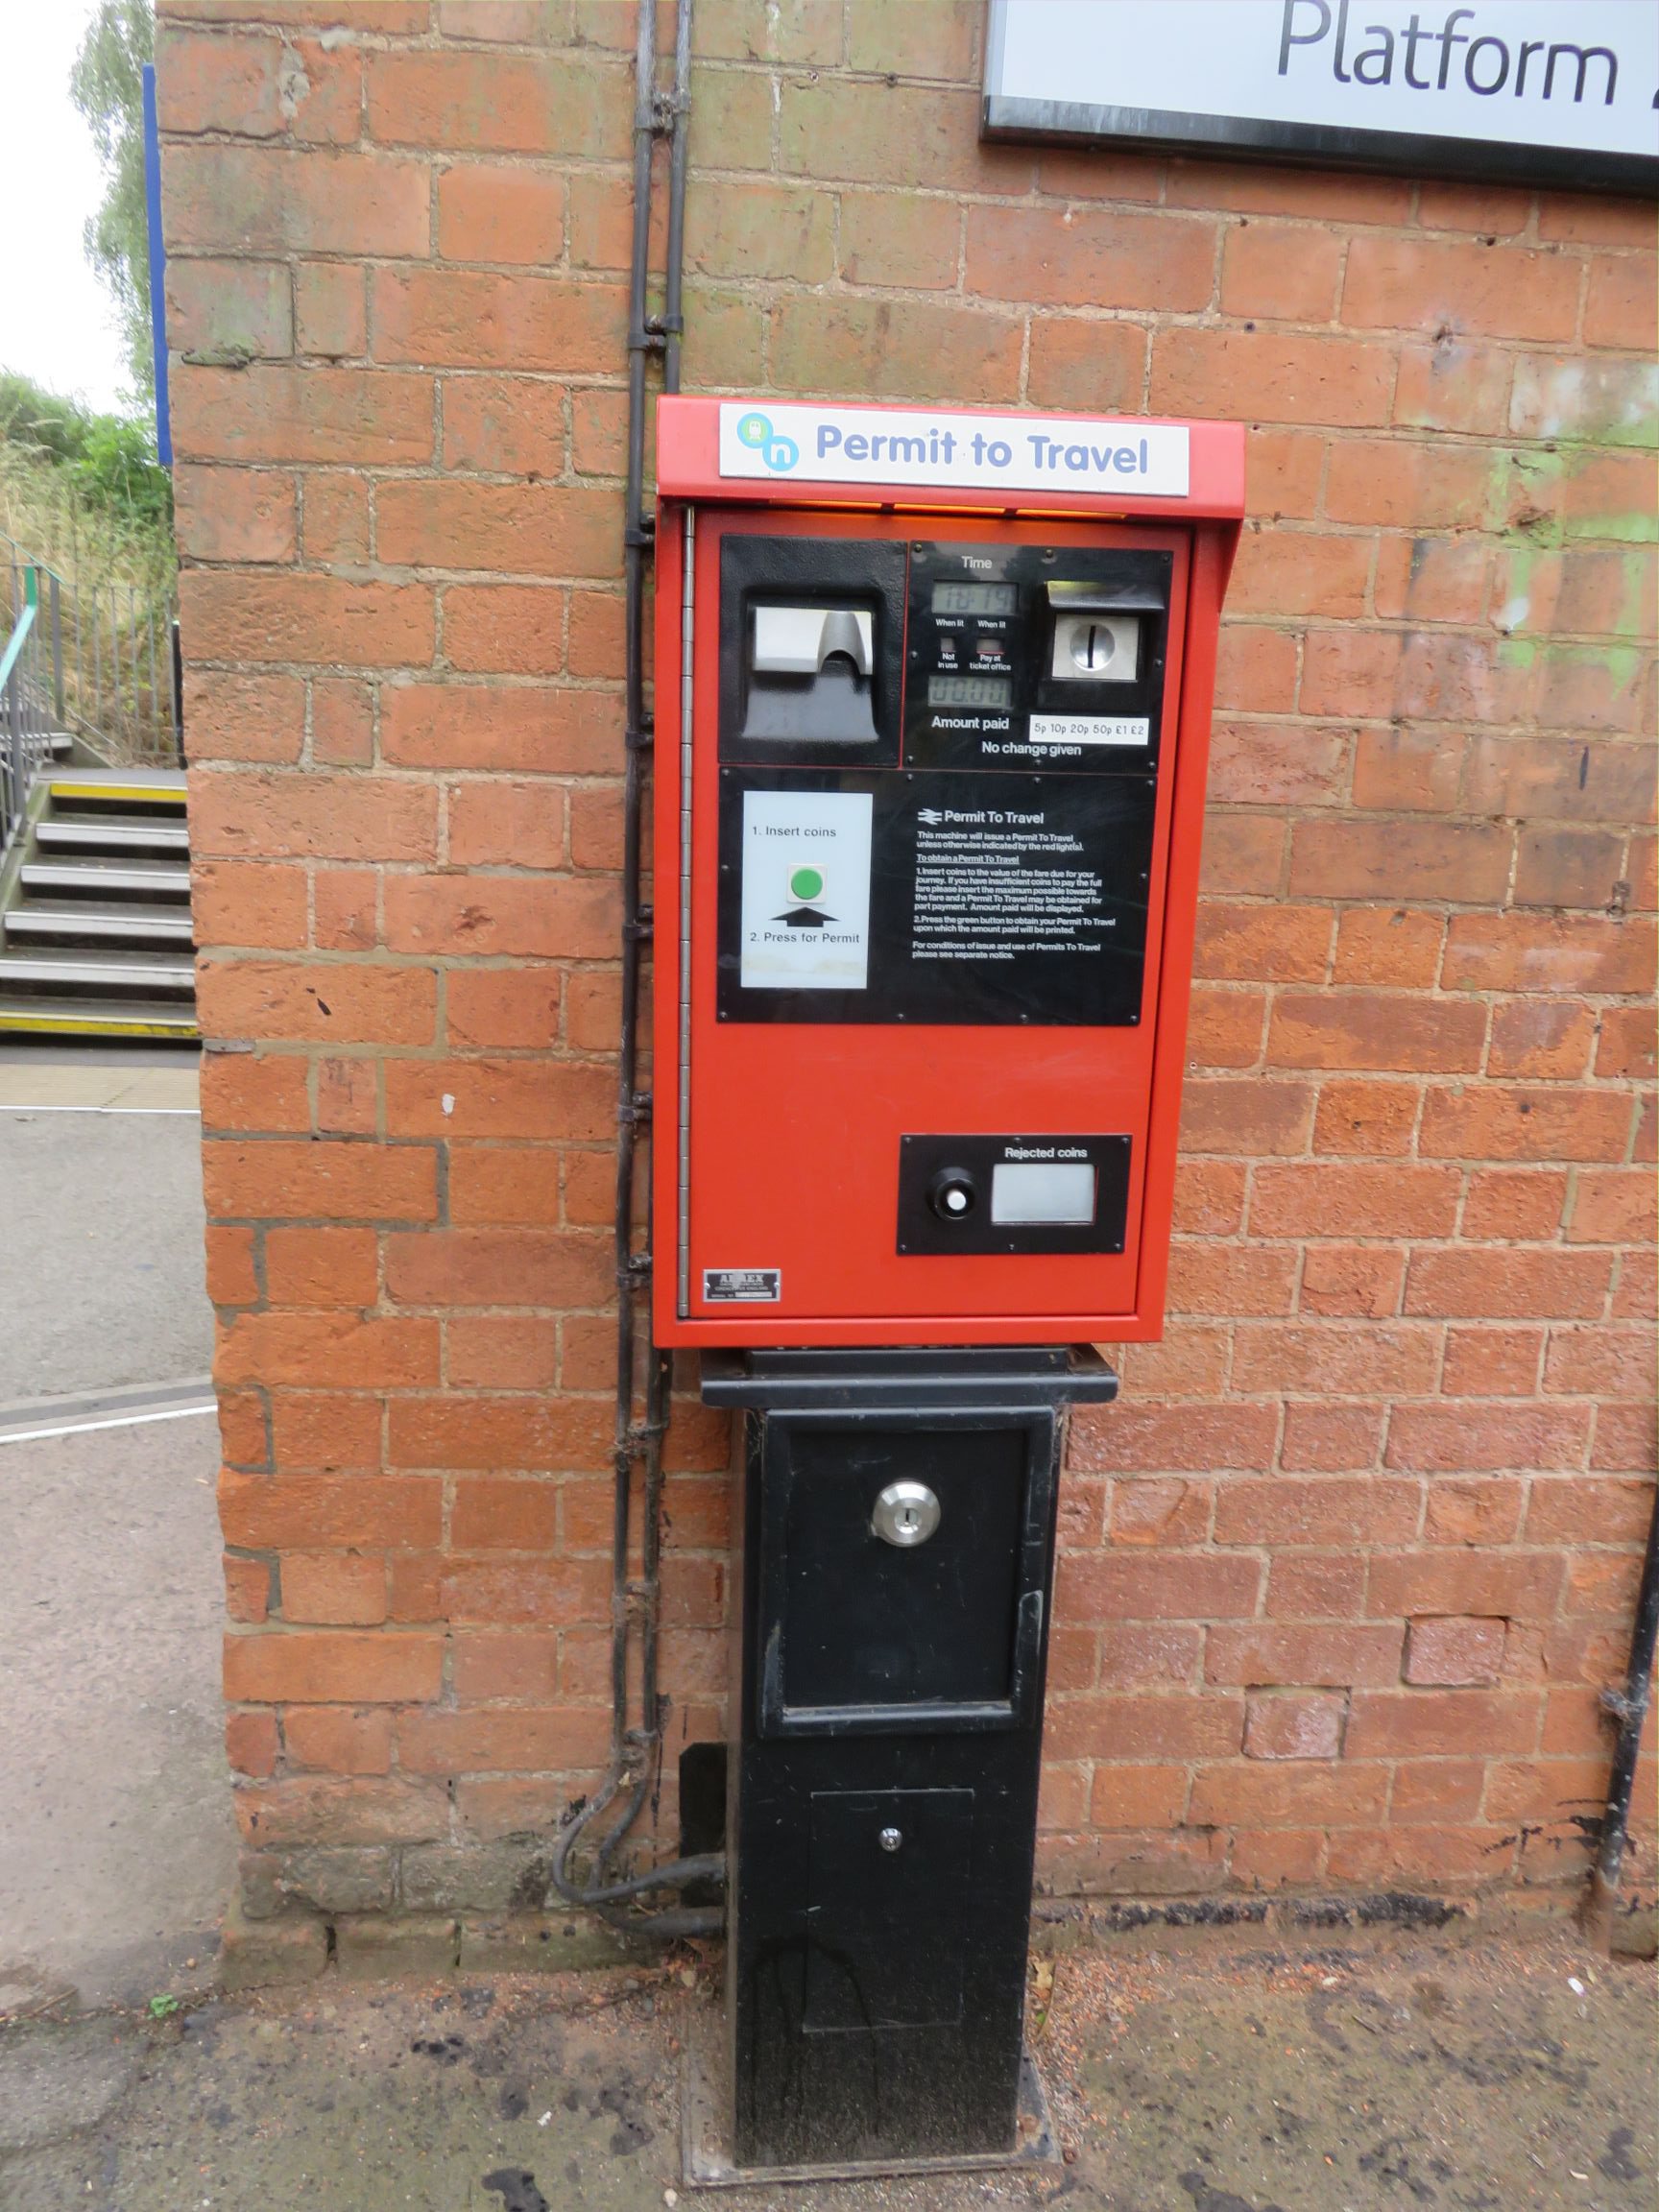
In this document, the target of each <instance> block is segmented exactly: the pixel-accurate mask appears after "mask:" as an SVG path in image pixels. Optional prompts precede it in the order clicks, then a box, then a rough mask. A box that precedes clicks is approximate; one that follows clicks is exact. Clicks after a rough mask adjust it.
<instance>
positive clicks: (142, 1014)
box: [0, 992, 197, 1039]
mask: <svg viewBox="0 0 1659 2212" xmlns="http://www.w3.org/2000/svg"><path fill="white" fill-rule="evenodd" d="M196 1034H197V1029H196V1010H195V1008H194V1006H193V1005H190V1004H189V1003H187V1002H185V1001H182V1000H180V999H174V1000H173V1001H172V1002H171V1003H169V1002H167V1001H165V1000H161V999H143V998H120V999H98V998H61V999H60V998H24V997H21V996H18V997H10V996H7V995H6V994H4V993H3V992H0V1035H11V1036H23V1037H27V1036H35V1037H176V1038H182V1039H189V1038H193V1037H194V1036H196Z"/></svg>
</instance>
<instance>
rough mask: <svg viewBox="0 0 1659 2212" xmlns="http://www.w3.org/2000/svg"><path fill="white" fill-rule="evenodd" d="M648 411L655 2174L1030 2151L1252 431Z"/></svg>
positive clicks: (1145, 1309) (1157, 1271)
mask: <svg viewBox="0 0 1659 2212" xmlns="http://www.w3.org/2000/svg"><path fill="white" fill-rule="evenodd" d="M658 433H659V435H658V473H659V480H660V484H661V506H660V509H659V519H658V535H657V579H658V583H657V589H658V632H657V663H656V673H657V689H656V738H655V756H654V757H655V787H656V810H657V832H656V834H657V848H656V868H655V893H654V913H655V925H654V931H653V937H654V946H655V990H656V1022H657V1030H656V1053H655V1061H656V1067H655V1083H654V1106H653V1118H654V1128H655V1146H656V1149H655V1173H654V1177H653V1189H654V1202H655V1214H654V1228H653V1235H652V1247H653V1260H652V1266H653V1279H654V1286H655V1302H656V1314H655V1326H656V1334H657V1339H658V1341H659V1343H661V1344H665V1345H666V1344H672V1345H701V1346H703V1347H704V1348H705V1358H704V1359H703V1362H702V1369H703V1380H702V1387H703V1394H704V1396H705V1398H706V1399H707V1400H709V1402H711V1403H715V1404H723V1405H727V1406H732V1407H742V1408H744V1409H745V1411H746V1412H747V1414H748V1416H749V1427H748V1441H747V1450H746V1456H745V1471H744V1480H743V1512H742V1516H741V1527H742V1560H741V1577H740V1578H741V1588H742V1592H743V1601H742V1621H741V1633H740V1642H739V1648H738V1652H737V1664H736V1682H737V1695H735V1696H734V1698H733V1712H732V1736H731V1744H730V1747H729V1788H728V1796H727V1830H726V1841H727V1866H728V1881H727V1936H728V1941H727V1988H728V2007H727V2013H728V2027H729V2033H730V2046H729V2049H728V2052H727V2055H726V2058H725V2060H724V2063H723V2065H722V2066H720V2067H717V2068H715V2069H714V2070H713V2072H712V2073H711V2074H710V2076H709V2082H708V2083H707V2084H706V2085H705V2087H706V2089H707V2093H706V2094H705V2093H703V2092H700V2091H699V2090H698V2089H697V2087H696V2084H695V2083H692V2084H689V2085H688V2089H687V2099H686V2109H687V2111H688V2112H690V2113H692V2114H693V2115H696V2114H697V2113H699V2112H704V2111H709V2110H712V2109H714V2108H716V2107H717V2106H718V2105H719V2104H721V2103H722V2101H723V2099H724V2101H725V2103H726V2104H727V2105H728V2108H729V2111H730V2130H729V2135H728V2137H727V2139H726V2144H725V2148H724V2149H717V2150H713V2151H710V2152H709V2156H708V2158H707V2160H705V2161H704V2162H702V2163H701V2164H700V2163H699V2160H698V2157H697V2155H696V2152H695V2150H694V2148H693V2149H688V2154H687V2173H688V2177H691V2178H694V2179H696V2178H700V2179H704V2180H716V2179H722V2178H725V2179H730V2178H733V2177H734V2176H749V2177H751V2178H756V2179H760V2178H768V2179H773V2180H779V2181H784V2180H788V2179H790V2178H794V2177H806V2176H823V2175H824V2174H826V2173H827V2172H829V2173H850V2172H859V2171H864V2170H867V2169H868V2168H869V2167H870V2165H871V2164H872V2162H874V2164H875V2165H876V2166H878V2167H879V2168H880V2169H881V2170H883V2171H893V2170H902V2169H903V2168H904V2167H906V2166H907V2165H909V2164H911V2163H913V2162H915V2161H918V2160H920V2161H922V2162H923V2163H924V2164H926V2162H927V2161H937V2160H939V2159H941V2158H945V2159H952V2160H964V2159H966V2160H973V2161H977V2162H979V2163H985V2162H987V2161H995V2162H1002V2161H1009V2160H1012V2161H1014V2162H1016V2163H1018V2162H1021V2161H1022V2160H1025V2159H1027V2158H1030V2157H1035V2156H1039V2155H1042V2154H1043V2147H1044V2146H1048V2147H1049V2148H1050V2149H1051V2148H1052V2136H1051V2133H1050V2132H1049V2131H1048V2130H1047V2129H1046V2120H1045V2115H1044V2111H1043V2107H1042V2098H1041V2089H1040V2084H1039V2082H1038V2080H1037V2076H1036V2072H1035V2069H1034V2068H1033V2067H1032V2065H1031V2064H1030V2062H1029V2060H1028V2059H1026V2058H1024V2057H1022V2048H1021V2030H1022V2008H1023V1996H1024V1985H1025V1961H1026V1950H1027V1938H1028V1929H1029V1913H1030V1899H1031V1884H1032V1872H1033V1863H1034V1861H1033V1854H1034V1839H1035V1827H1036V1806H1037V1786H1038V1772H1039V1764H1040V1755H1041V1745H1042V1727H1043V1679H1044V1669H1045V1661H1046V1639H1047V1627H1048V1619H1049V1609H1050V1596H1051V1589H1052V1563H1053V1553H1054V1531H1055V1516H1056V1499H1057V1495H1058V1487H1059V1482H1060V1479H1061V1476H1060V1470H1061V1463H1062V1458H1063V1442H1062V1431H1063V1423H1064V1418H1065V1408H1066V1407H1068V1406H1069V1405H1071V1404H1074V1403H1076V1402H1078V1401H1079V1400H1083V1399H1092V1400H1094V1401H1095V1402H1096V1403H1101V1402H1105V1401H1107V1400H1110V1399H1111V1398H1112V1397H1113V1396H1114V1395H1115V1393H1116V1390H1117V1378H1116V1377H1115V1376H1114V1375H1113V1374H1112V1373H1111V1372H1110V1370H1109V1369H1108V1368H1107V1366H1106V1363H1105V1361H1104V1359H1103V1358H1101V1357H1100V1356H1099V1354H1098V1353H1097V1352H1094V1351H1091V1350H1089V1349H1088V1347H1090V1346H1093V1345H1094V1344H1096V1343H1098V1342H1100V1341H1102V1340H1113V1339H1118V1340H1120V1339H1123V1338H1128V1337H1148V1336H1156V1335H1157V1334H1159V1331H1160V1329H1161V1327H1162V1323H1163V1305H1164V1281H1165V1271H1166V1249H1167V1243H1168V1235H1169V1216H1170V1205H1171V1194H1172V1188H1173V1180H1174V1170H1175V1142H1176V1118H1177V1114H1178V1110H1179V1105H1180V1091H1181V1063H1182V1057H1183V1052H1184V1048H1185V1037H1186V1022H1187V998H1188V978H1189V972H1190V956H1191V949H1192V928H1193V912H1194V905H1195V902H1196V898H1197V887H1198V851H1199V838H1200V829H1201V823H1202V816H1203V809H1204V778H1205V758H1206V753H1207V750H1208V741H1209V733H1210V699H1211V690H1212V686H1213V683H1214V666H1215V636H1216V623H1217V619H1218V616H1219V613H1220V607H1221V594H1222V589H1223V586H1224V585H1225V582H1226V578H1227V570H1228V565H1229V563H1230V562H1231V560H1232V556H1233V551H1234V547H1235V544H1236V541H1237V539H1238V528H1239V519H1240V516H1241V513H1242V501H1243V433H1242V431H1241V430H1240V429H1238V428H1237V427H1234V426H1229V425H1221V424H1215V423H1203V422H1141V421H1127V422H1125V421H1098V420H1076V419H1066V420H1061V419H1059V418H1054V417H1047V416H1040V415H1018V416H995V415H985V414H970V413H962V412H953V411H950V410H946V409H921V408H897V407H833V406H805V405H796V404H793V403H789V404H783V403H775V402H772V401H764V402H758V401H757V402H743V401H733V400H719V399H702V398H684V397H673V398H666V399H664V400H662V401H661V410H660V414H659V418H658ZM737 1347H742V1349H741V1350H740V1351H739V1350H737V1349H736V1348H737ZM722 2074H723V2076H724V2079H725V2081H726V2083H727V2088H726V2090H725V2091H724V2092H723V2093H722V2092H720V2091H719V2090H718V2088H717V2087H716V2086H714V2085H713V2084H714V2083H715V2082H716V2081H717V2079H718V2077H719V2076H721V2075H722Z"/></svg>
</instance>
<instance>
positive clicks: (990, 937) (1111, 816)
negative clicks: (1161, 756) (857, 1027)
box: [718, 768, 1156, 1024]
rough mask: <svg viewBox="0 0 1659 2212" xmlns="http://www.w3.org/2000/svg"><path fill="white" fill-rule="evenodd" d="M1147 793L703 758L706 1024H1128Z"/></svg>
mask: <svg viewBox="0 0 1659 2212" xmlns="http://www.w3.org/2000/svg"><path fill="white" fill-rule="evenodd" d="M1155 800H1156V779H1155V778H1154V777H1152V776H1150V775H1141V776H1116V777H1110V778H1106V777H1102V778H1093V777H1091V778H1083V777H1065V778H1061V777H1054V776H989V775H984V774H980V775H975V776H970V777H964V776H957V775H949V774H928V773H926V772H921V771H904V770H892V771H887V772H885V773H880V772H878V773H877V774H874V775H864V776H859V775H856V774H853V773H843V774H839V775H837V774H834V773H832V772H816V773H809V774H800V773H798V774H796V775H794V776H789V777H787V778H781V777H776V776H773V775H770V774H769V773H768V772H767V771H765V770H761V769H754V768H727V769H724V770H722V772H721V839H720V843H721V891H720V930H719V985H718V1011H719V1014H720V1017H721V1019H722V1020H725V1021H733V1020H736V1021H746V1022H756V1021H759V1022H766V1021H784V1022H826V1021H828V1022H950V1023H969V1022H998V1023H1024V1022H1045V1023H1063V1024H1110V1023H1121V1024H1129V1023H1132V1022H1135V1021H1137V1020H1138V1019H1139V1016H1140V1011H1141V991H1142V970H1143V966H1144V960H1145V950H1146V913H1147V892H1148V884H1149V876H1150V870H1151V854H1152V823H1153V810H1154V804H1155ZM860 810H861V811H860ZM814 823H816V824H818V825H819V826H820V827H821V828H822V829H823V830H824V831H825V833H824V834H822V835H819V836H816V837H811V836H808V835H807V834H806V832H807V831H808V830H809V829H810V828H811V827H812V826H813V825H814ZM802 855H805V857H803V856H802ZM814 855H817V856H816V857H814Z"/></svg>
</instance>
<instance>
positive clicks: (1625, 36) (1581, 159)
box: [983, 0, 1659, 193]
mask: <svg viewBox="0 0 1659 2212" xmlns="http://www.w3.org/2000/svg"><path fill="white" fill-rule="evenodd" d="M1656 103H1659V7H1656V6H1655V5H1654V4H1653V0H1478V4H1476V5H1471V6H1465V7H1445V6H1439V5H1434V6H1429V7H1423V6H1417V7H1407V6H1404V5H1401V4H1399V0H1363V4H1361V0H1158V5H1156V6H1147V5H1145V4H1144V0H991V9H990V22H989V30H988V36H987V39H986V62H985V105H984V115H983V128H984V132H985V135H986V136H988V137H1014V138H1029V137H1039V138H1041V137H1060V138H1066V139H1070V140H1074V141H1078V140H1082V141H1087V140H1093V139H1106V140H1113V141H1117V142H1119V143H1126V144H1129V145H1133V146H1137V147H1142V148H1147V149H1151V148H1160V147H1161V148H1165V149H1173V150H1178V151H1185V152H1190V153H1194V154H1205V153H1207V154H1212V155H1214V154H1229V155H1237V156H1255V157H1259V158H1263V159H1271V160H1280V161H1283V160H1291V161H1303V162H1317V163H1320V164H1325V165H1330V166H1334V167H1348V168H1367V169H1392V170H1403V171H1407V172H1409V173H1412V174H1415V175H1427V176H1436V175H1442V176H1454V177H1470V178H1491V179H1497V180H1504V181H1508V182H1522V183H1536V184H1552V185H1558V186H1561V187H1564V188H1566V189H1569V190H1584V189H1586V188H1592V189H1599V190H1603V191H1617V192H1640V193H1653V192H1659V108H1656Z"/></svg>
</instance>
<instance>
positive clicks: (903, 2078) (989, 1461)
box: [704, 1350, 1117, 2168]
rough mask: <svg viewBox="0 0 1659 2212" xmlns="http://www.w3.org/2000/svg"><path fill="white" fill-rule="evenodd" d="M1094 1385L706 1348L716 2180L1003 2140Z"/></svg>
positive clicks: (953, 1361) (1039, 1360)
mask: <svg viewBox="0 0 1659 2212" xmlns="http://www.w3.org/2000/svg"><path fill="white" fill-rule="evenodd" d="M1116 1391H1117V1378H1116V1377H1115V1376H1114V1375H1113V1374H1112V1373H1111V1372H1110V1370H1109V1369H1107V1368H1106V1367H1105V1366H1104V1364H1103V1363H1102V1362H1101V1361H1099V1360H1098V1359H1097V1358H1095V1357H1094V1355H1092V1354H1087V1353H1084V1354H1069V1353H1067V1352H1065V1351H1048V1350H1041V1351H1028V1350H1018V1351H1012V1352H1007V1351H983V1352H977V1351H976V1352H937V1353H921V1352H918V1353H909V1352H905V1353H898V1352H876V1353H862V1352H850V1353H842V1352H838V1353H828V1352H806V1353H754V1354H748V1355H743V1356H737V1357H725V1358H720V1359H718V1360H716V1359H712V1358H709V1359H706V1360H705V1366H704V1396H705V1397H706V1398H707V1399H709V1401H710V1402H712V1403H716V1404H725V1405H731V1406H742V1407H746V1408H748V1409H749V1413H750V1418H749V1423H748V1447H747V1452H746V1473H745V1510H744V1538H743V1625H742V1651H741V1689H740V1694H739V1695H738V1697H737V1698H736V1700H735V1701H734V1741H733V1758H732V1762H731V1801H730V1806H729V1819H728V1839H729V1849H730V1852H731V1855H732V1879H731V1885H730V1921H729V1930H728V1936H729V1951H728V1968H727V2000H728V2027H729V2032H730V2035H731V2043H732V2083H733V2159H734V2163H735V2164H736V2166H737V2167H739V2168H752V2167H780V2166H803V2165H825V2164H830V2163H836V2164H843V2165H844V2164H846V2163H847V2162H850V2161H851V2162H863V2161H870V2162H876V2163H879V2162H882V2161H890V2160H909V2159H914V2158H919V2157H920V2158H936V2157H950V2156H952V2155H955V2156H962V2157H983V2156H985V2155H987V2154H992V2155H996V2154H1006V2155H1009V2156H1012V2155H1013V2154H1014V2153H1015V2152H1016V2149H1017V2145H1018V2127H1019V2115H1020V2068H1021V2032H1022V2013H1023V2000H1024V1981H1025V1958H1026V1942H1027V1936H1028V1931H1029V1920H1030V1906H1031V1876H1032V1857H1033V1851H1034V1842H1035V1832H1036V1813H1037V1779H1038V1761H1039V1755H1040V1750H1041V1743H1042V1726H1043V1668H1044V1659H1045V1654H1046V1646H1047V1625H1048V1599H1049V1591H1050V1586H1051V1582H1052V1574H1053V1551H1054V1502H1055V1489H1056V1483H1057V1480H1058V1476H1059V1466H1060V1439H1061V1423H1062V1415H1063V1409H1064V1407H1066V1406H1067V1405H1068V1404H1070V1403H1073V1402H1075V1401H1077V1400H1079V1399H1094V1400H1101V1399H1107V1398H1111V1397H1113V1396H1114V1395H1115V1394H1116ZM895 1483H909V1484H917V1485H921V1486H922V1494H923V1501H924V1502H923V1503H922V1505H921V1507H920V1508H915V1507H912V1506H909V1505H905V1504H901V1505H900V1506H898V1507H897V1508H896V1509H889V1517H888V1524H887V1525H888V1527H889V1533H890V1534H891V1533H893V1532H895V1530H896V1532H897V1534H898V1536H899V1538H900V1539H901V1540H900V1541H897V1542H895V1541H889V1540H887V1539H885V1538H884V1537H883V1536H882V1535H881V1534H880V1533H878V1526H877V1524H878V1523H879V1521H880V1520H881V1515H880V1514H879V1513H878V1511H877V1508H878V1501H879V1500H880V1498H881V1495H882V1493H883V1492H884V1491H885V1490H887V1489H888V1488H889V1486H890V1485H892V1484H895ZM901 1495H902V1496H909V1497H911V1498H914V1497H915V1496H916V1493H914V1492H911V1493H907V1494H901ZM927 1499H931V1501H932V1502H933V1503H935V1504H936V1506H937V1526H936V1527H933V1528H932V1529H931V1531H930V1532H929V1533H926V1535H924V1536H923V1537H921V1538H920V1540H916V1541H910V1542H905V1541H903V1540H902V1539H903V1538H904V1536H905V1535H906V1534H907V1533H909V1532H910V1529H909V1525H908V1523H907V1520H906V1516H907V1515H909V1516H911V1518H912V1519H914V1516H915V1514H916V1512H917V1511H918V1510H919V1511H920V1516H921V1518H922V1519H923V1520H926V1518H927V1515H928V1513H929V1512H930V1511H931V1506H929V1505H928V1504H927V1503H926V1500H927ZM895 1510H896V1512H897V1520H896V1521H895V1520H894V1519H893V1512H894V1511H895Z"/></svg>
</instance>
